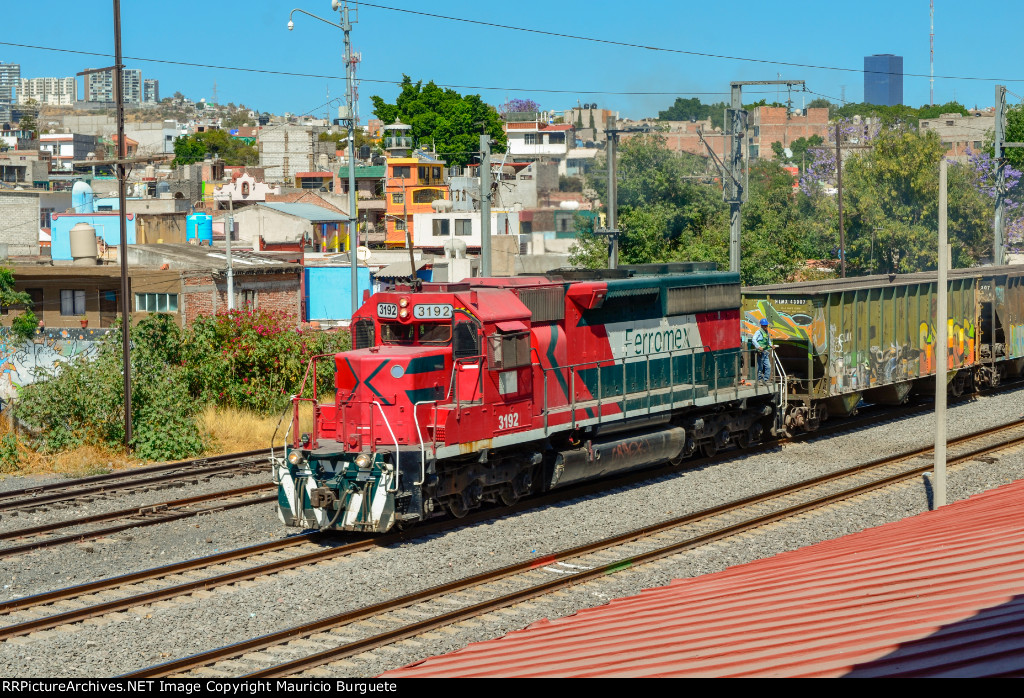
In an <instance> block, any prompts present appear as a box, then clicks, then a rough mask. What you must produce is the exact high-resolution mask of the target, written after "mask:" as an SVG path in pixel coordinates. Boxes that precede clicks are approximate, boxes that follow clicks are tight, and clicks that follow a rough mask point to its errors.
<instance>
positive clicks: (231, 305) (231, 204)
mask: <svg viewBox="0 0 1024 698" xmlns="http://www.w3.org/2000/svg"><path fill="white" fill-rule="evenodd" d="M232 188H233V187H232ZM234 232H235V197H234V193H233V192H232V193H230V194H228V225H227V228H225V229H224V246H225V253H224V256H225V257H226V258H227V263H228V310H234V309H235V270H234V268H233V267H232V266H231V235H232V233H234Z"/></svg>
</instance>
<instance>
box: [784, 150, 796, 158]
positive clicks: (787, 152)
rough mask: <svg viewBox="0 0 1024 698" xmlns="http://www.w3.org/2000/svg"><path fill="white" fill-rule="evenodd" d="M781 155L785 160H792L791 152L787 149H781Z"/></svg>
mask: <svg viewBox="0 0 1024 698" xmlns="http://www.w3.org/2000/svg"><path fill="white" fill-rule="evenodd" d="M782 154H783V155H785V156H786V157H787V158H792V157H793V151H792V150H790V149H789V148H783V149H782Z"/></svg>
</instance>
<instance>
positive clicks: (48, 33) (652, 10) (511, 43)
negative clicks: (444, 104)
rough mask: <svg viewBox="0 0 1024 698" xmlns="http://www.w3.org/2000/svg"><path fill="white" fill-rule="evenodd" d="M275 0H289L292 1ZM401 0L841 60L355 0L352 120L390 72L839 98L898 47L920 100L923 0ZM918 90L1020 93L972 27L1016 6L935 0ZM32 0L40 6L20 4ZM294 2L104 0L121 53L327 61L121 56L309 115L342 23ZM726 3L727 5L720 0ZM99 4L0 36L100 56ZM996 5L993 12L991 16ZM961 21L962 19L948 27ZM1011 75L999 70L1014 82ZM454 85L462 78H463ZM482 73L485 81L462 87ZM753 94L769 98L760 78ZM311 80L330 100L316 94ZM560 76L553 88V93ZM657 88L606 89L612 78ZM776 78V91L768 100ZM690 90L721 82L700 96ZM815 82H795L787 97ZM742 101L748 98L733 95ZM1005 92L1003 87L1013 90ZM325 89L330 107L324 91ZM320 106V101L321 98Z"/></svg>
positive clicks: (43, 73) (72, 69) (389, 79)
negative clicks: (736, 86)
mask: <svg viewBox="0 0 1024 698" xmlns="http://www.w3.org/2000/svg"><path fill="white" fill-rule="evenodd" d="M292 2H299V4H297V5H293V4H292ZM380 4H382V5H387V6H390V7H396V8H403V9H407V10H419V11H423V12H430V13H434V14H441V15H449V16H453V17H464V18H467V19H475V20H481V21H486V22H493V23H498V24H506V25H512V26H517V27H525V28H532V29H539V30H543V31H549V32H557V33H564V34H572V35H577V36H585V37H593V38H598V39H605V40H610V41H619V42H625V43H634V44H642V45H645V46H654V47H660V48H666V49H673V50H677V51H692V52H699V53H711V54H720V55H728V56H737V57H745V58H756V59H762V60H769V61H783V62H788V63H801V64H809V65H815V66H830V67H835V68H846V69H852V72H849V71H838V70H827V69H821V68H807V67H796V66H788V65H775V64H771V63H756V62H749V61H737V60H729V59H724V58H710V57H701V56H694V55H685V54H680V53H671V52H665V51H650V50H644V49H639V48H629V47H623V46H612V45H608V44H602V43H594V42H587V41H579V40H575V39H569V38H560V37H554V36H543V35H538V34H531V33H524V32H519V31H510V30H507V29H499V28H493V27H484V26H478V25H473V24H466V23H461V22H452V21H449V20H443V19H435V18H430V17H424V16H416V15H412V14H407V13H402V12H394V11H390V10H385V9H379V8H375V7H368V6H366V5H361V6H360V9H359V16H358V20H359V21H358V23H357V24H355V25H354V30H353V32H352V41H353V46H354V48H355V50H356V51H359V52H361V53H362V63H361V65H360V67H359V71H358V77H359V78H361V82H360V86H359V94H360V105H359V110H360V117H361V120H363V121H365V119H366V118H367V117H369V116H371V112H372V106H371V103H370V99H369V97H370V95H380V96H382V97H384V98H385V99H387V100H388V101H392V100H393V99H394V97H395V95H396V94H397V87H396V85H395V84H394V83H395V82H398V81H399V80H401V76H402V74H403V73H405V74H408V75H410V76H411V77H413V79H414V80H419V79H422V80H424V81H428V80H434V81H435V82H437V83H438V84H446V85H453V86H466V87H457V88H456V89H458V90H459V91H460V92H463V93H468V92H473V93H479V94H481V95H482V96H483V98H484V99H485V100H486V101H487V102H489V103H491V104H500V103H502V102H504V101H505V100H506V99H508V98H512V97H527V98H531V99H534V100H536V101H537V102H539V103H540V104H541V105H542V107H544V108H547V109H565V108H569V107H572V106H575V105H576V104H577V102H596V103H597V104H598V105H599V106H601V107H606V108H610V109H614V110H618V111H620V112H621V113H622V114H623V115H624V116H629V117H633V118H639V117H643V116H656V115H657V112H658V110H660V109H665V108H666V107H667V106H669V105H670V104H671V103H672V102H673V101H674V99H675V97H676V96H691V94H692V93H709V92H718V93H725V92H727V91H728V83H729V81H731V80H774V79H778V78H777V76H778V74H779V73H781V74H782V77H783V79H787V78H791V79H798V80H805V81H806V82H807V88H808V89H809V90H811V91H813V92H816V93H819V94H822V95H826V96H828V97H831V98H833V100H834V101H838V100H839V98H840V96H841V95H842V94H843V90H844V86H845V95H846V99H847V100H848V101H861V99H862V98H863V75H862V73H860V72H859V71H860V70H861V69H862V68H863V57H864V56H865V55H870V54H874V53H893V54H897V55H902V56H903V59H904V71H905V72H906V73H918V74H922V75H924V76H925V77H909V76H908V77H906V78H905V80H904V102H905V103H907V104H911V105H913V106H920V105H921V104H925V103H927V102H928V93H929V83H928V78H927V74H928V72H929V65H928V32H929V17H928V1H927V0H914V1H913V2H911V1H909V0H888V1H886V2H880V1H877V0H861V2H858V3H852V4H851V3H845V4H840V3H821V2H810V1H806V0H788V1H787V2H785V3H781V2H778V3H777V2H772V1H771V0H769V1H768V2H761V3H747V4H746V5H739V6H737V5H735V4H727V3H718V2H699V3H697V2H694V3H690V2H680V1H679V0H675V1H671V2H669V1H665V2H662V1H661V0H648V1H647V2H644V3H635V4H634V3H628V4H625V3H610V2H601V1H600V0H598V1H597V2H594V0H590V1H586V2H585V1H583V0H563V1H562V2H557V3H552V2H539V1H536V0H517V2H514V3H480V2H469V1H467V0H449V1H445V0H436V1H435V2H430V3H422V2H412V1H410V0H380ZM935 5H936V16H935V33H936V38H935V52H936V55H935V73H936V75H938V76H960V77H972V78H984V79H983V80H963V79H950V78H945V77H937V78H936V79H935V101H936V103H943V102H946V101H949V100H951V99H953V98H954V97H955V98H956V99H957V100H958V101H960V102H962V103H964V104H966V105H967V106H969V107H972V106H974V105H978V106H988V105H991V103H992V100H993V91H994V89H993V88H994V85H995V84H996V82H1000V81H1002V82H1004V83H1005V84H1007V86H1008V87H1009V89H1010V90H1011V91H1013V92H1016V93H1017V94H1024V68H1022V67H1021V64H1020V61H1018V60H1016V59H1008V58H1007V52H1006V51H1005V50H998V49H995V48H992V42H991V41H989V40H988V39H986V38H985V36H984V32H985V31H986V26H994V27H996V28H997V29H998V31H999V36H1001V37H1003V40H1004V44H1007V45H1008V43H1009V42H1011V41H1012V39H1013V38H1015V37H1019V36H1021V28H1022V25H1024V21H1022V16H1024V15H1022V13H1021V6H1020V4H1019V3H1016V2H1010V1H1009V0H990V1H989V2H987V3H984V4H983V5H979V4H974V3H965V2H951V1H950V0H936V2H935ZM41 7H43V8H45V14H44V13H43V12H40V11H39V10H38V9H37V8H41ZM293 7H300V8H301V9H304V10H307V11H309V12H312V13H314V14H318V15H320V16H321V17H324V18H326V19H329V20H331V21H335V22H336V21H337V20H338V13H336V12H333V11H332V10H331V3H330V0H286V1H285V2H277V1H274V0H249V1H248V2H245V3H212V2H209V1H206V2H197V1H196V0H178V1H177V2H173V3H153V2H143V1H142V0H123V1H122V3H121V13H122V31H123V38H122V43H123V52H124V55H125V56H126V57H138V58H150V59H160V60H167V61H183V62H190V63H200V64H207V65H219V66H233V67H239V68H251V69H261V70H270V71H282V72H291V73H303V74H316V75H324V76H337V79H328V78H321V77H295V76H280V75H267V74H259V73H251V72H239V71H233V70H223V69H215V68H197V67H186V66H179V65H170V64H166V63H153V62H147V61H141V60H132V59H131V58H127V59H126V61H125V62H126V65H127V66H128V67H130V68H140V69H141V70H142V72H143V77H145V78H157V79H158V80H159V81H160V94H161V97H165V96H170V95H171V94H172V93H173V92H175V91H176V90H180V91H181V92H183V93H184V94H185V95H187V96H188V97H191V98H192V99H196V100H198V99H200V98H203V97H205V98H207V99H210V98H211V97H212V94H213V84H214V81H216V84H217V98H218V101H219V102H221V103H227V102H234V103H236V104H246V105H248V106H250V107H255V108H258V109H260V110H263V111H271V112H274V113H282V112H285V111H291V112H294V113H315V114H320V115H324V114H325V113H326V107H324V106H322V105H323V104H324V103H325V102H327V101H328V99H335V100H336V99H337V98H339V97H341V95H342V94H343V91H344V80H343V77H344V67H343V65H342V62H341V56H342V53H343V47H342V33H341V31H340V30H339V29H336V28H334V27H331V26H328V25H326V24H324V23H321V22H318V21H317V20H314V19H312V18H310V17H308V16H306V15H302V14H299V13H296V14H295V18H294V21H295V29H294V31H291V32H289V31H288V30H287V23H288V15H289V11H290V10H291V9H292V8H293ZM735 7H743V8H744V9H745V11H746V14H745V15H743V16H741V17H739V18H736V17H735V16H733V15H730V14H729V8H735ZM111 8H112V3H111V2H109V0H99V1H97V0H91V1H89V2H82V0H75V1H70V0H50V1H49V2H47V3H45V4H42V5H24V6H23V8H22V9H21V10H20V11H18V12H12V13H7V14H6V15H5V21H4V23H3V26H2V27H0V42H5V44H11V43H14V44H30V45H35V46H45V47H51V48H60V49H71V50H77V51H92V52H97V53H105V54H112V53H113V23H112V9H111ZM991 17H999V18H1000V19H999V20H998V22H994V21H992V20H990V19H989V18H991ZM965 28H969V29H965ZM0 61H3V62H8V63H10V62H14V63H20V64H21V70H22V77H52V76H55V77H63V76H67V75H71V74H74V73H76V72H79V71H81V70H83V69H85V68H93V67H103V66H106V65H110V64H112V63H113V59H112V58H103V57H93V56H83V55H76V54H73V53H61V52H54V51H46V50H38V49H31V48H20V47H14V46H10V45H4V44H0ZM1014 81H1016V82H1014ZM469 86H473V87H472V88H471V87H469ZM483 87H493V88H497V89H479V88H483ZM748 89H749V90H750V91H751V94H750V95H748V96H751V98H753V97H752V93H753V91H755V90H759V89H760V90H766V92H765V93H763V94H760V95H758V96H757V98H760V97H762V96H763V97H767V98H768V99H769V100H772V99H775V95H776V90H775V89H774V88H748ZM328 90H329V93H330V97H328ZM558 91H564V92H558ZM627 92H633V93H638V92H640V93H661V94H615V93H627ZM785 95H786V93H785V91H784V90H783V91H782V92H781V93H780V96H781V97H782V99H785ZM696 96H699V97H700V98H701V99H702V100H703V101H705V102H713V101H719V100H721V99H726V95H725V94H700V95H696ZM815 96H816V95H813V94H807V95H806V96H805V95H803V94H794V101H795V104H796V106H800V105H801V103H802V100H804V99H806V100H807V101H809V100H810V99H813V98H814V97H815ZM745 101H747V99H746V98H745ZM1015 101H1017V100H1015ZM337 103H338V102H337V101H335V102H334V105H335V106H336V105H337ZM332 112H333V109H332Z"/></svg>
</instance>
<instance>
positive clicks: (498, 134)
mask: <svg viewBox="0 0 1024 698" xmlns="http://www.w3.org/2000/svg"><path fill="white" fill-rule="evenodd" d="M371 99H372V100H373V113H374V115H375V116H376V117H377V118H378V119H380V120H381V121H383V122H384V123H385V124H390V123H394V122H395V121H399V120H400V121H402V122H403V123H406V124H409V125H410V126H412V132H411V136H412V138H413V140H414V141H415V142H418V143H419V144H421V145H425V144H427V143H433V144H434V145H435V146H436V148H437V151H438V154H439V155H440V156H441V157H442V158H444V159H445V160H446V161H447V162H449V163H451V164H453V165H460V166H461V165H466V164H468V163H469V162H470V160H471V159H472V158H473V156H474V155H475V154H476V153H477V152H479V150H480V135H481V133H487V134H488V135H490V136H491V138H492V139H493V140H494V142H495V143H494V145H493V146H492V151H494V152H504V151H505V149H506V147H507V139H506V138H505V131H504V129H503V128H502V125H501V119H500V118H499V117H498V112H497V111H496V110H495V109H494V107H491V106H489V105H487V104H485V103H484V101H483V100H482V99H481V98H480V95H465V96H463V95H460V94H459V93H458V92H456V91H455V90H452V89H441V88H440V87H438V86H437V85H435V84H434V83H433V81H431V82H428V83H427V84H426V85H424V84H423V82H422V81H420V82H417V83H415V84H413V82H412V78H410V77H409V76H408V75H403V76H402V89H401V93H400V94H399V95H398V98H397V99H396V100H395V103H394V104H388V103H387V102H385V101H384V100H383V99H382V98H380V97H378V96H376V95H375V96H373V97H371Z"/></svg>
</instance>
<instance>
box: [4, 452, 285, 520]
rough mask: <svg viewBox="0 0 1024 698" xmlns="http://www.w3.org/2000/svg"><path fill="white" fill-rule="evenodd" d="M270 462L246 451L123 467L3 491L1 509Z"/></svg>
mask: <svg viewBox="0 0 1024 698" xmlns="http://www.w3.org/2000/svg"><path fill="white" fill-rule="evenodd" d="M266 462H267V451H266V450H265V449H261V450H258V451H244V452H241V453H229V454H225V455H222V456H210V457H209V458H195V459H192V460H187V461H176V462H173V463H160V464H158V465H151V466H146V467H143V468H134V469H131V470H119V471H117V472H113V473H107V474H105V475H92V476H89V477H83V478H76V479H74V480H68V481H67V482H55V483H51V484H48V485H40V486H38V487H26V488H23V489H17V490H8V491H6V492H0V512H8V513H13V512H19V511H28V512H32V511H38V510H45V508H46V507H48V506H55V505H59V506H62V507H67V506H72V505H73V500H78V501H84V502H91V501H93V500H94V499H95V498H96V497H102V496H105V495H107V494H110V493H113V492H120V491H124V490H132V491H136V492H137V491H144V490H148V489H156V488H157V487H158V486H166V485H168V484H170V485H173V484H174V483H176V482H179V481H180V482H181V483H182V484H192V480H193V479H194V478H196V477H209V476H211V475H217V474H220V473H240V472H255V471H257V470H259V469H260V468H261V467H263V466H264V464H265V463H266Z"/></svg>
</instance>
